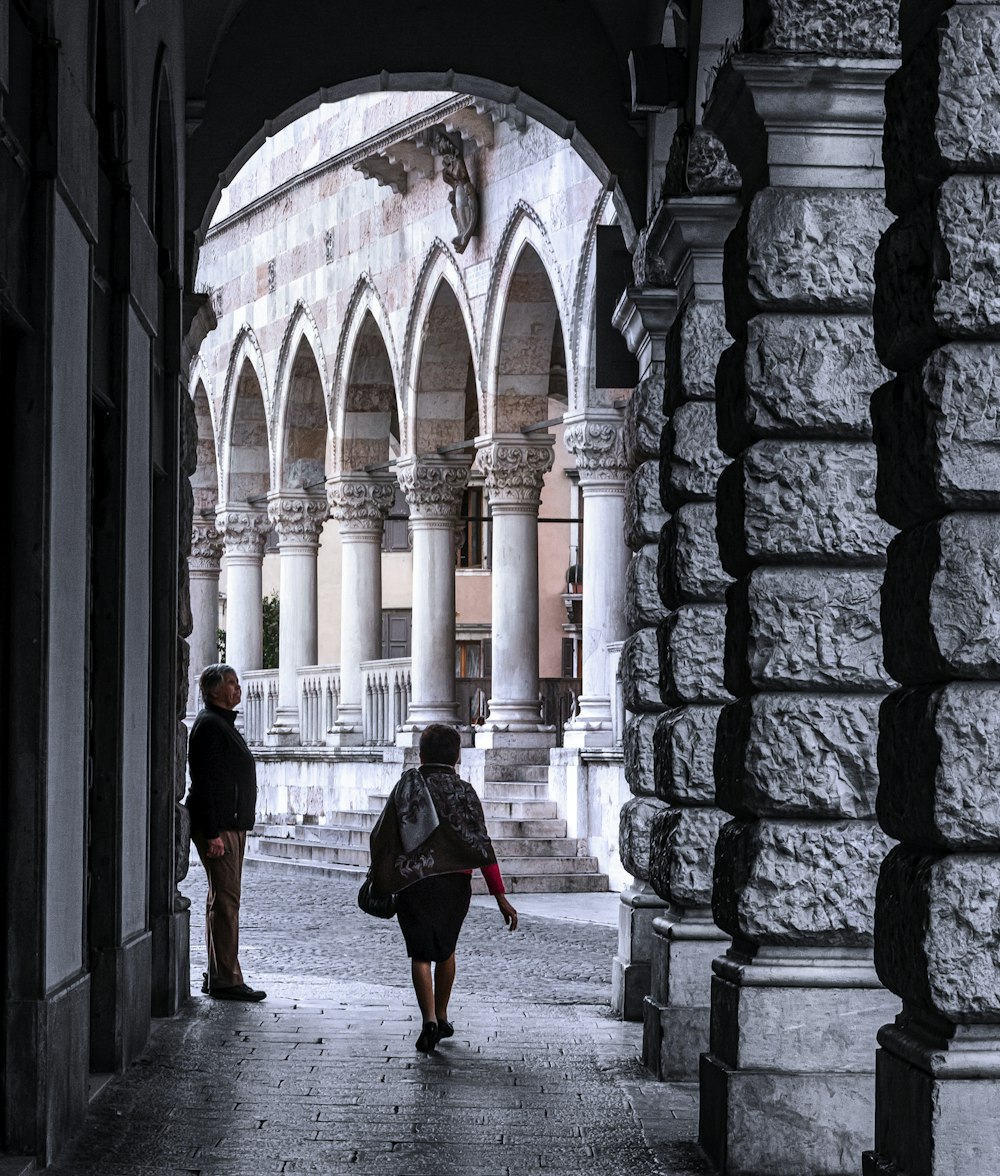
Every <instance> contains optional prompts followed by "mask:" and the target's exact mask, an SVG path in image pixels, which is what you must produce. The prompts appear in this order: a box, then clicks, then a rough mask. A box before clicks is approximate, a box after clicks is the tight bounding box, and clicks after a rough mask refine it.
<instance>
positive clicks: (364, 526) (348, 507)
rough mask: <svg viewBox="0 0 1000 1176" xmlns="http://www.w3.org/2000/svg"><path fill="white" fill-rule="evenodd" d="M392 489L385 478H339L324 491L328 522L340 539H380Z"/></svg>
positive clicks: (391, 496)
mask: <svg viewBox="0 0 1000 1176" xmlns="http://www.w3.org/2000/svg"><path fill="white" fill-rule="evenodd" d="M394 497H395V488H394V487H393V484H392V482H390V481H388V480H386V479H385V478H372V477H363V478H362V477H343V478H338V480H337V481H336V482H334V483H333V484H332V485H330V486H329V487H327V500H328V502H329V506H330V518H331V519H334V520H335V521H336V522H337V523H338V524H339V526H340V533H341V535H368V536H371V537H373V538H380V537H381V535H382V530H383V527H384V525H385V517H386V515H387V514H388V513H389V508H390V507H391V506H392V500H393V498H394Z"/></svg>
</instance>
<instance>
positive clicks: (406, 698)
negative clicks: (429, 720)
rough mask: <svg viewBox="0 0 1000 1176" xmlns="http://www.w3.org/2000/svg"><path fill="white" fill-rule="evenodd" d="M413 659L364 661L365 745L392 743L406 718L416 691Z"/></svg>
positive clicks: (377, 745) (362, 685)
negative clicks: (414, 690)
mask: <svg viewBox="0 0 1000 1176" xmlns="http://www.w3.org/2000/svg"><path fill="white" fill-rule="evenodd" d="M411 671H412V659H411V658H408V657H397V658H384V659H382V660H380V661H367V662H362V663H361V707H362V712H361V722H362V733H363V736H364V743H365V746H366V747H382V746H390V745H392V744H394V743H395V742H396V732H397V731H398V730H399V728H400V727H402V725H403V724H404V723H405V722H406V716H407V714H408V713H409V709H410V699H411V697H412V695H413V682H412V673H411Z"/></svg>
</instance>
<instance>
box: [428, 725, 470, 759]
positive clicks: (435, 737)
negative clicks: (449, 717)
mask: <svg viewBox="0 0 1000 1176" xmlns="http://www.w3.org/2000/svg"><path fill="white" fill-rule="evenodd" d="M419 750H420V762H421V763H422V764H450V765H451V766H452V767H454V765H455V764H457V763H458V757H459V756H460V755H461V754H462V736H461V735H459V733H458V730H457V728H455V727H449V726H448V725H447V724H446V723H431V725H430V726H429V727H425V728H424V729H423V731H421V732H420V745H419Z"/></svg>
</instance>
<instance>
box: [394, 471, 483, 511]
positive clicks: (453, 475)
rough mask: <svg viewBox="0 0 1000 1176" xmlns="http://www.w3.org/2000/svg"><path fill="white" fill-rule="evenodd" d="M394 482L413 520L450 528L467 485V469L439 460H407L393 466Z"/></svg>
mask: <svg viewBox="0 0 1000 1176" xmlns="http://www.w3.org/2000/svg"><path fill="white" fill-rule="evenodd" d="M396 480H397V481H398V482H399V488H400V489H401V490H402V491H403V493H404V494H405V495H406V501H407V502H408V503H409V506H410V517H411V519H413V520H423V519H438V520H441V521H442V522H447V523H448V524H449V525H453V523H454V521H455V519H456V518H457V517H458V513H459V510H460V509H461V506H462V495H463V494H464V493H465V488H466V486H467V485H468V482H469V467H468V466H467V465H466V464H465V463H464V461H463V462H456V461H449V460H448V459H446V458H440V457H409V458H405V459H403V460H402V461H400V462H399V463H397V465H396Z"/></svg>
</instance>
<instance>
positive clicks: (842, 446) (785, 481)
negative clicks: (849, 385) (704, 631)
mask: <svg viewBox="0 0 1000 1176" xmlns="http://www.w3.org/2000/svg"><path fill="white" fill-rule="evenodd" d="M718 515H719V547H720V551H721V555H722V562H723V566H724V567H725V568H726V570H727V571H728V572H730V573H732V574H734V575H742V574H745V573H746V572H748V571H749V570H750V568H751V567H752V566H754V565H755V564H760V563H824V562H827V561H828V560H836V562H838V563H840V564H856V565H859V566H866V565H867V566H871V565H872V564H873V563H875V564H879V563H882V562H883V560H884V558H885V549H886V548H887V547H888V545H889V541H890V540H891V539H892V536H893V534H894V531H893V529H892V528H891V527H890V526H889V525H888V524H887V523H885V522H883V520H882V519H881V518H879V516H878V514H877V512H876V509H875V447H874V446H873V445H872V444H870V443H869V442H867V441H757V442H755V443H754V444H753V445H752V446H751V447H750V448H749V449H748V450H747V451H746V452H745V453H744V454H743V455H742V456H741V457H739V458H737V460H736V461H735V462H733V464H732V465H731V466H730V467H729V468H728V469H727V470H726V471H725V473H724V474H723V476H722V477H721V478H720V479H719V504H718Z"/></svg>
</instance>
